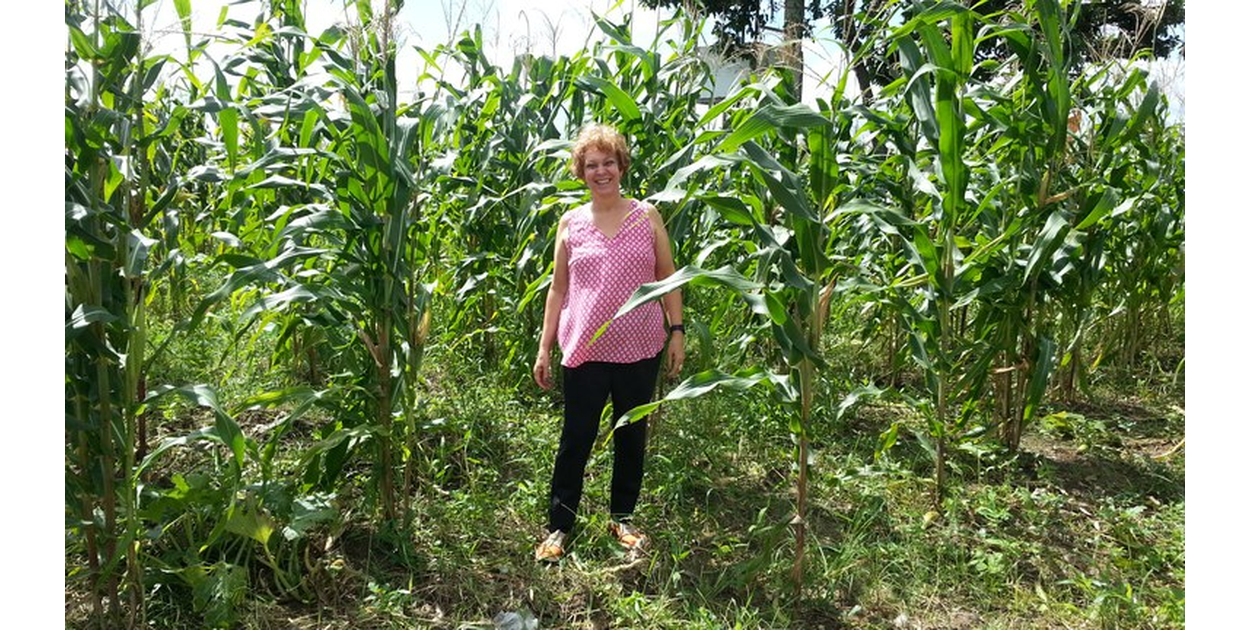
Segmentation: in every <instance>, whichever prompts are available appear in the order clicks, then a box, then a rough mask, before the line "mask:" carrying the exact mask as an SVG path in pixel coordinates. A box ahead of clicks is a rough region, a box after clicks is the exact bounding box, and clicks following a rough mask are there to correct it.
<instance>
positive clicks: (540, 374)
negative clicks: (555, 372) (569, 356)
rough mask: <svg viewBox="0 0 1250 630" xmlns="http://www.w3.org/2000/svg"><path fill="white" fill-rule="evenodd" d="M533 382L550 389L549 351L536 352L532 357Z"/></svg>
mask: <svg viewBox="0 0 1250 630" xmlns="http://www.w3.org/2000/svg"><path fill="white" fill-rule="evenodd" d="M534 382H535V383H538V386H539V387H541V388H543V389H551V385H552V383H551V353H550V352H542V351H541V350H540V351H539V352H538V357H537V358H536V359H534Z"/></svg>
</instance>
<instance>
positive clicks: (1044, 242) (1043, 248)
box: [1022, 210, 1068, 284]
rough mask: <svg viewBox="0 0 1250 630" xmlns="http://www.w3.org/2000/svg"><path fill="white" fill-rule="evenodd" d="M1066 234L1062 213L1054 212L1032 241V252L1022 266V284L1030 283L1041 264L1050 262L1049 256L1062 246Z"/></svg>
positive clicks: (1066, 224)
mask: <svg viewBox="0 0 1250 630" xmlns="http://www.w3.org/2000/svg"><path fill="white" fill-rule="evenodd" d="M1067 234H1068V220H1067V218H1065V217H1064V216H1063V212H1062V211H1060V210H1056V211H1054V212H1052V213H1051V214H1050V216H1049V217H1047V219H1046V225H1045V226H1044V227H1043V228H1042V232H1041V234H1039V235H1038V237H1037V240H1035V241H1033V251H1032V252H1030V253H1029V260H1028V263H1026V264H1025V266H1024V276H1023V278H1022V280H1023V283H1024V284H1027V283H1029V282H1031V281H1032V280H1033V279H1034V278H1035V277H1036V275H1037V274H1038V273H1040V272H1041V269H1042V266H1043V264H1048V263H1049V262H1050V259H1051V256H1052V255H1054V253H1055V250H1057V249H1059V246H1060V245H1062V244H1063V239H1064V238H1065V237H1066V236H1067Z"/></svg>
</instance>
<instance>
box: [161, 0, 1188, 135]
mask: <svg viewBox="0 0 1250 630" xmlns="http://www.w3.org/2000/svg"><path fill="white" fill-rule="evenodd" d="M344 4H345V3H344V1H343V0H306V2H305V22H306V24H307V27H308V31H309V33H311V34H314V35H316V34H319V33H321V32H322V31H324V30H325V29H327V28H329V27H330V26H332V25H334V24H336V23H337V24H343V23H345V22H347V21H348V16H347V11H346V10H345V9H344ZM373 4H374V6H375V7H378V9H376V10H379V11H380V7H381V4H382V0H373ZM223 7H224V8H225V9H226V10H227V11H228V15H229V17H230V18H232V19H237V20H241V21H243V22H247V23H251V22H252V20H253V18H254V17H255V15H256V14H257V11H258V3H255V2H245V3H238V2H237V0H192V1H191V8H192V23H193V26H192V30H193V32H196V33H213V32H216V31H217V28H216V24H217V21H218V19H219V16H220V14H221V12H222V9H223ZM353 11H354V9H353ZM592 12H593V13H594V14H598V15H600V16H604V17H607V18H609V19H611V20H612V21H614V22H621V21H623V20H624V18H625V15H626V14H629V13H631V12H632V14H633V20H632V22H631V27H632V31H633V33H632V34H633V38H634V41H635V42H636V43H638V44H639V45H642V46H644V47H647V46H650V45H652V44H653V43H654V42H655V40H656V34H657V31H658V30H659V26H660V22H661V20H663V19H665V18H667V17H670V16H671V15H672V12H671V11H669V10H661V11H658V12H657V11H656V10H652V9H648V8H646V7H645V6H642V4H641V2H639V0H589V1H587V2H573V1H572V0H460V1H453V0H408V1H407V2H405V3H404V6H403V7H402V8H401V9H400V12H399V16H398V19H397V24H396V37H397V40H398V41H399V43H400V46H399V52H398V58H397V63H396V69H397V74H398V77H397V79H398V82H399V92H400V99H401V100H409V99H408V98H406V97H411V95H412V94H413V93H415V92H416V90H417V85H416V81H417V76H418V75H419V74H420V72H421V69H422V67H423V61H422V59H421V57H420V55H419V54H418V53H417V51H416V47H421V48H424V49H427V50H429V49H432V48H434V47H436V46H437V45H439V44H442V43H448V42H451V41H453V40H454V39H455V38H456V37H457V36H458V35H459V34H461V33H463V32H465V31H466V30H469V29H472V28H473V27H474V26H476V25H480V26H481V29H482V39H483V44H484V46H485V48H486V51H487V55H488V57H489V58H490V59H491V60H492V61H493V62H494V63H495V64H496V65H500V66H503V67H509V66H510V64H511V59H512V58H513V57H514V56H515V55H517V54H519V53H524V52H532V53H534V54H545V55H571V54H573V53H575V52H576V51H578V50H580V49H582V48H583V47H584V46H586V45H587V44H588V43H589V42H591V41H594V39H602V34H601V33H600V32H599V30H598V28H597V27H596V26H595V24H594V19H593V16H592ZM144 16H145V18H144V19H145V22H146V23H147V27H146V28H145V30H146V31H147V33H148V34H147V39H148V40H149V41H150V42H151V43H152V46H153V48H154V52H158V53H170V54H174V55H178V56H182V55H185V44H184V41H183V37H182V30H181V27H180V25H179V23H178V16H177V13H176V11H175V10H174V6H173V2H171V1H170V0H157V1H156V2H155V4H153V5H152V6H151V7H149V8H148V9H146V11H145V13H144ZM353 17H354V16H353ZM778 19H779V18H778ZM704 37H705V38H706V40H707V43H711V41H712V37H711V35H710V33H706V32H705V34H704ZM591 38H593V39H591ZM774 39H776V37H774ZM232 48H233V47H232V46H228V45H219V46H215V47H210V49H209V54H210V55H212V56H214V57H217V58H220V57H221V56H222V55H224V54H226V52H228V51H229V50H231V49H232ZM662 50H664V48H662ZM804 60H805V64H806V71H805V73H804V89H803V94H804V100H805V101H807V102H808V103H809V104H812V103H814V101H815V98H816V96H819V95H824V94H827V93H828V88H821V87H820V86H819V83H820V82H821V79H822V78H824V77H829V76H833V77H834V79H835V80H836V76H837V75H836V74H833V73H835V72H836V71H839V70H840V68H841V67H842V65H843V61H842V54H841V50H840V49H839V48H838V46H837V45H836V44H835V43H834V39H833V37H832V35H831V29H830V26H829V21H828V19H822V20H818V21H816V22H815V23H814V24H813V37H812V38H810V39H809V40H807V41H806V42H805V44H804ZM201 63H207V62H201ZM1149 70H1150V74H1151V78H1152V79H1153V80H1156V81H1158V82H1159V83H1160V85H1161V86H1162V88H1163V90H1164V93H1165V94H1167V95H1168V100H1169V105H1170V107H1171V112H1172V116H1173V118H1174V120H1178V121H1181V120H1184V117H1185V62H1184V60H1182V59H1181V58H1180V57H1179V55H1173V56H1172V58H1170V59H1165V60H1160V61H1157V62H1153V63H1151V64H1149ZM205 71H207V69H205ZM730 75H732V71H730ZM857 91H858V86H857V84H856V82H855V81H853V80H852V81H849V82H848V95H850V96H854V95H855V94H856V93H857Z"/></svg>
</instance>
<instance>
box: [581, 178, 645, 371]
mask: <svg viewBox="0 0 1250 630" xmlns="http://www.w3.org/2000/svg"><path fill="white" fill-rule="evenodd" d="M566 230H567V231H566V234H565V247H566V248H567V253H568V261H569V262H568V264H569V285H568V291H567V293H565V296H564V304H563V305H562V307H561V309H560V326H559V335H558V339H559V342H560V351H561V353H562V354H563V359H562V361H561V364H562V365H564V366H565V367H570V368H572V367H577V366H579V365H581V364H582V363H585V362H586V361H603V362H608V363H633V362H635V361H641V360H642V359H649V358H651V357H654V356H655V355H657V354H659V352H660V350H662V349H663V348H664V341H665V338H666V337H667V335H666V334H665V331H664V311H663V309H662V307H661V306H660V303H659V302H648V303H647V304H645V305H643V306H641V307H639V308H637V309H634V310H633V311H630V312H629V313H627V314H625V316H623V317H620V318H617V319H615V320H612V322H611V324H609V325H608V327H607V329H606V330H604V332H603V334H602V335H600V336H599V338H598V339H595V340H593V341H591V338H592V337H594V336H595V333H596V332H598V331H599V329H600V328H601V327H603V325H604V324H605V323H607V322H608V321H609V320H611V319H612V315H614V314H615V313H616V311H617V309H619V308H620V307H621V305H622V304H624V303H625V302H626V301H627V300H629V297H630V296H631V295H633V294H634V291H635V290H636V289H637V288H638V287H639V286H641V285H642V284H643V283H645V282H655V234H653V233H652V231H651V222H650V221H648V220H647V211H646V209H644V208H643V207H642V205H641V204H639V203H638V201H637V200H630V207H629V211H628V214H627V215H626V216H625V220H624V221H622V222H621V229H620V231H618V232H617V234H616V235H615V236H613V237H612V238H608V237H607V236H605V235H604V234H603V233H602V232H600V231H599V228H597V227H595V223H594V220H593V218H592V217H591V210H590V206H589V205H586V206H583V207H581V208H578V209H577V210H574V211H573V213H572V214H571V215H570V216H569V220H568V224H567V226H566Z"/></svg>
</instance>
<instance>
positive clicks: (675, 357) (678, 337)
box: [666, 332, 686, 378]
mask: <svg viewBox="0 0 1250 630" xmlns="http://www.w3.org/2000/svg"><path fill="white" fill-rule="evenodd" d="M666 358H667V359H668V360H667V361H666V363H667V364H668V377H669V378H677V375H678V374H681V364H682V363H685V362H686V333H684V332H674V333H673V335H672V336H671V337H669V339H668V356H667V357H666Z"/></svg>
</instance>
